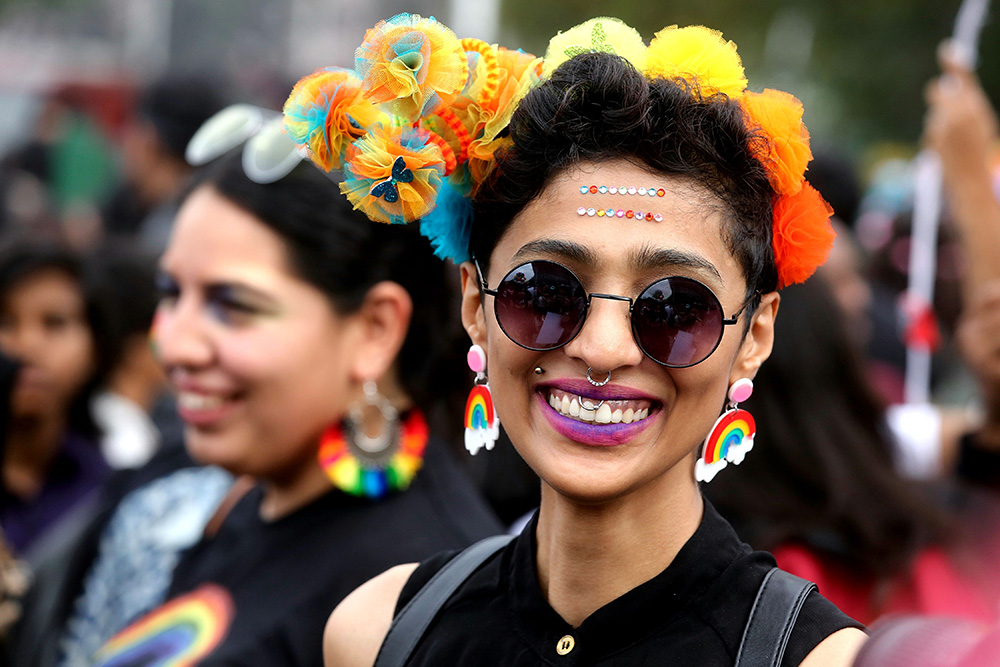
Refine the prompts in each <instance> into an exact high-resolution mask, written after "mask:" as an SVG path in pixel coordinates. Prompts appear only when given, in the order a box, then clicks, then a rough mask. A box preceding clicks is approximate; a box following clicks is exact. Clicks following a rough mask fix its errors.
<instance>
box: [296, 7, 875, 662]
mask: <svg viewBox="0 0 1000 667" xmlns="http://www.w3.org/2000/svg"><path fill="white" fill-rule="evenodd" d="M746 85H747V82H746V79H745V78H744V75H743V68H742V66H741V64H740V60H739V57H738V56H737V54H736V50H735V46H734V45H733V44H732V43H731V42H726V41H724V40H722V38H721V35H719V33H717V32H715V31H711V30H708V29H706V28H701V27H695V28H683V29H678V28H676V27H671V28H667V29H665V30H663V31H661V32H660V33H659V34H657V36H656V38H655V39H654V40H653V41H652V43H651V44H650V45H649V46H648V47H647V46H646V45H645V43H644V42H643V41H642V39H641V37H640V36H639V35H638V34H637V33H636V32H635V31H634V30H632V29H631V28H629V27H627V26H625V25H624V24H622V23H621V22H620V21H617V20H615V19H609V18H601V19H594V20H592V21H590V22H588V23H586V24H583V25H582V26H578V27H577V28H575V29H573V30H571V31H569V32H567V33H564V34H560V35H558V36H557V37H556V38H554V39H553V40H552V42H551V43H550V45H549V49H548V53H547V54H546V57H545V59H544V60H541V59H535V58H533V57H532V56H530V55H529V54H524V53H521V52H517V51H509V50H506V49H503V48H498V47H492V46H489V45H486V44H483V43H482V42H478V41H477V40H461V41H459V40H457V38H455V37H454V36H453V35H452V34H451V33H450V32H449V31H448V30H447V29H446V28H444V27H443V26H441V25H440V24H439V23H437V22H436V21H434V20H433V19H430V20H428V19H421V18H420V17H416V16H412V15H406V14H403V15H400V16H397V17H395V18H393V19H390V20H388V21H384V22H382V23H380V24H379V25H377V26H376V27H375V28H373V29H371V30H369V31H368V33H367V35H366V37H365V41H364V43H363V44H362V46H361V47H360V48H359V49H358V51H357V58H356V63H355V69H354V70H353V71H346V70H337V69H335V68H330V69H327V70H321V71H319V72H317V73H315V74H313V75H311V76H310V77H306V78H305V79H303V80H302V81H301V82H300V83H299V85H298V86H297V87H296V89H295V90H294V91H293V93H292V96H291V98H290V99H289V103H288V105H286V109H285V111H286V127H288V129H289V131H290V133H291V135H292V136H293V138H295V139H296V140H297V141H299V142H300V143H301V144H302V145H303V146H305V147H306V148H307V149H308V150H309V152H310V154H311V155H312V156H313V159H314V160H315V161H316V162H317V163H319V164H321V165H322V166H324V167H325V168H334V167H341V168H342V169H343V170H344V173H345V181H344V183H343V185H342V186H341V190H342V191H343V192H344V193H345V194H346V195H347V196H348V198H350V199H351V201H352V202H353V203H354V205H355V206H356V207H358V208H362V209H364V210H365V211H366V212H367V213H368V215H369V217H371V218H372V219H374V220H378V221H382V222H411V221H413V220H415V219H417V218H422V220H421V223H420V224H421V230H422V232H423V233H424V234H425V235H426V236H428V237H430V239H431V241H432V243H433V244H434V245H435V247H436V248H437V251H438V253H439V254H440V255H442V256H446V257H450V258H451V259H452V260H454V261H456V262H458V263H461V273H462V285H463V302H462V319H463V322H464V324H465V327H466V331H467V332H468V334H469V337H470V338H471V339H472V342H473V343H474V346H473V348H472V349H471V350H470V353H469V363H470V367H471V369H472V370H473V371H474V372H476V374H477V380H476V386H475V387H474V389H473V392H472V394H470V398H469V404H468V405H469V407H468V409H467V411H466V428H467V432H466V445H467V447H468V448H469V449H470V451H472V452H473V453H475V452H476V451H478V450H479V449H480V448H482V447H485V448H487V449H489V448H491V447H492V445H493V441H494V439H495V437H496V433H497V431H498V428H499V426H498V418H499V420H503V423H504V424H505V427H506V431H507V433H508V435H509V436H510V439H511V442H512V443H513V444H514V446H515V447H516V448H517V450H518V452H519V453H520V454H521V456H522V457H523V458H524V459H525V460H526V461H527V463H528V464H529V465H530V466H531V467H532V469H533V470H534V471H535V472H536V473H538V475H539V477H540V478H541V482H542V493H541V507H540V509H539V511H538V513H537V514H536V516H535V517H534V518H533V519H532V520H531V522H530V523H529V524H528V526H527V528H526V529H525V530H524V531H523V532H522V534H521V535H520V536H519V537H517V538H516V539H514V540H513V542H510V543H509V544H506V545H504V544H503V543H502V541H490V542H484V543H480V544H479V545H477V546H476V547H474V548H473V549H471V550H467V551H465V552H462V553H461V554H459V555H456V554H455V553H449V554H442V555H440V556H438V557H435V558H433V559H431V560H429V561H425V562H423V563H421V564H420V565H415V564H412V565H406V566H400V567H397V568H394V569H392V570H389V571H387V572H386V573H384V574H383V575H381V576H380V577H377V578H376V579H373V580H372V581H370V582H368V583H367V584H365V585H364V586H363V587H361V588H360V589H358V590H357V591H355V592H354V593H353V594H352V595H351V596H350V597H348V598H347V599H346V600H345V601H344V602H343V603H341V605H339V606H338V607H337V609H336V610H335V611H334V613H333V615H332V616H331V618H330V621H329V623H328V625H327V630H326V637H325V655H326V661H327V664H328V665H331V666H333V665H337V666H338V667H339V666H343V665H372V664H373V663H374V664H376V665H401V664H407V665H442V664H448V665H452V664H454V665H505V666H509V665H538V664H551V665H560V664H566V665H582V664H586V665H633V664H673V665H680V664H684V665H686V664H691V665H725V664H733V663H734V662H736V663H737V664H741V665H748V664H753V665H761V664H774V665H778V664H781V665H796V664H806V665H841V664H849V663H850V660H851V656H852V655H853V652H854V651H855V650H856V649H857V647H858V645H859V644H860V642H861V641H862V640H863V638H864V634H863V633H862V632H860V631H859V629H858V628H859V625H858V624H857V623H855V622H853V621H852V620H851V619H849V618H848V617H846V616H844V615H843V614H842V613H841V612H840V611H839V610H837V609H836V608H835V607H834V606H833V605H831V604H830V603H829V602H827V601H826V600H825V599H823V598H822V597H821V596H820V595H819V594H818V593H817V592H815V590H814V589H812V588H811V587H810V585H808V583H807V582H803V581H802V580H794V579H793V578H789V577H788V576H786V575H784V574H782V573H780V572H776V571H775V570H773V569H772V568H773V565H774V561H773V559H772V558H771V556H770V555H768V554H766V553H760V552H752V551H751V550H750V548H749V547H748V546H746V545H744V544H742V543H741V542H740V540H739V539H738V538H737V537H736V535H735V533H733V531H732V529H731V528H730V527H729V525H728V524H727V523H726V522H725V520H723V519H722V518H721V517H720V516H719V515H718V513H717V512H716V511H715V510H714V509H713V508H712V506H711V505H710V504H709V503H707V502H706V501H705V500H703V498H702V495H701V493H700V491H699V487H698V482H699V481H705V482H707V481H709V480H710V479H711V478H712V477H713V476H714V475H715V474H717V473H718V472H719V471H720V470H721V469H722V468H723V467H725V466H726V465H727V464H728V463H730V462H731V463H738V462H739V461H741V460H742V458H743V456H744V455H746V454H747V452H748V451H749V450H750V449H751V447H752V446H753V434H754V425H753V418H752V416H750V415H749V414H748V413H746V412H745V411H742V410H739V409H738V408H737V407H736V403H738V402H740V401H742V400H745V398H746V397H747V396H748V395H749V393H750V390H751V388H752V382H751V379H752V378H753V376H754V374H755V373H756V371H757V369H758V368H759V366H760V365H761V363H763V362H764V360H765V359H766V358H767V356H768V354H769V352H770V349H771V342H772V334H773V325H774V320H775V316H776V314H777V311H778V301H779V297H778V294H777V292H776V291H775V290H776V289H777V288H780V287H782V286H784V285H787V284H790V283H794V282H800V281H803V280H805V279H806V278H808V277H809V275H810V274H811V273H812V272H813V270H814V269H815V267H816V266H817V265H818V264H819V263H821V262H822V260H823V259H824V257H825V255H826V253H827V251H828V250H829V247H830V245H831V242H832V238H833V233H832V231H831V230H830V228H829V225H828V217H829V213H830V212H829V209H828V207H827V205H826V204H825V202H823V200H822V199H821V197H820V196H819V195H818V194H817V193H816V191H815V190H813V189H812V188H811V187H810V186H809V185H808V183H806V182H805V181H804V171H805V167H806V163H807V162H808V160H809V158H810V152H809V146H808V135H807V133H806V130H805V127H804V126H803V125H802V120H801V118H802V108H801V106H800V105H799V103H798V102H797V100H795V99H794V98H793V97H791V96H790V95H787V94H784V93H780V92H777V91H765V92H764V93H761V94H755V93H750V92H747V91H746V90H745V89H746ZM372 105H377V106H376V108H375V109H374V110H373V109H372V108H371V107H372ZM362 113H363V114H368V115H369V118H370V119H371V123H372V124H368V122H367V121H361V120H360V118H361V115H362ZM372 115H375V116H378V117H376V118H372ZM487 378H488V380H489V382H488V384H487ZM494 401H495V410H494V405H493V403H494ZM720 412H721V413H722V416H721V417H720ZM713 422H715V424H714V426H713ZM706 434H707V436H708V437H707V438H706ZM762 446H766V443H764V444H763V445H762ZM726 474H738V471H729V472H727V473H726Z"/></svg>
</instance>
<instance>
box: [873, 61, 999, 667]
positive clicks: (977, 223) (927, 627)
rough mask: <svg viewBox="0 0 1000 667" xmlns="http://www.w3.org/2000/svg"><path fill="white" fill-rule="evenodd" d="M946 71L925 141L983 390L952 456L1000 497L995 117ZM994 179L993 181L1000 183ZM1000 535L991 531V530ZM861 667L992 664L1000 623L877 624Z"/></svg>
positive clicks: (962, 337) (964, 345) (971, 85)
mask: <svg viewBox="0 0 1000 667" xmlns="http://www.w3.org/2000/svg"><path fill="white" fill-rule="evenodd" d="M939 59H940V60H941V65H942V69H943V71H944V74H943V75H942V76H941V77H939V78H938V79H937V80H935V81H933V82H932V83H931V85H930V86H929V87H928V89H927V100H928V102H929V105H930V110H929V113H928V115H927V119H926V123H925V135H924V139H925V142H926V143H927V145H928V146H929V147H931V148H932V149H934V150H935V151H936V152H937V153H938V155H939V156H940V157H941V164H942V168H943V174H944V179H945V193H946V197H947V203H948V206H949V208H950V210H951V213H952V215H953V217H954V222H955V225H956V226H957V228H958V230H959V232H960V240H961V242H962V246H963V253H964V260H965V271H964V273H963V279H962V291H963V297H964V303H963V309H962V313H961V317H960V319H959V323H958V329H957V339H958V344H959V348H960V350H961V351H962V354H963V357H964V358H965V360H966V362H967V364H968V365H969V367H970V369H971V370H972V372H973V375H974V376H975V378H976V380H977V382H978V385H979V388H980V390H981V395H982V401H983V408H984V414H985V421H984V424H983V425H982V426H981V427H980V428H978V429H976V430H974V431H971V432H970V433H968V434H966V436H965V437H964V438H963V439H962V442H961V446H960V448H959V449H958V451H957V452H955V453H954V457H955V458H957V459H958V464H957V467H958V471H959V474H960V475H961V476H962V478H963V479H966V480H969V481H973V482H976V483H978V484H979V485H981V486H980V488H983V489H987V490H990V491H992V492H994V493H997V492H1000V264H998V263H997V261H996V260H997V257H1000V203H998V201H997V194H998V193H997V191H996V190H995V188H994V187H992V184H991V180H993V179H994V178H995V174H996V170H995V165H996V157H997V152H996V151H997V143H998V132H997V117H996V112H995V111H994V109H993V107H992V105H991V104H990V102H989V100H988V98H987V97H986V94H985V92H984V91H983V89H982V87H981V86H980V85H979V82H978V80H977V79H976V77H975V75H974V74H973V73H972V72H970V71H969V70H968V68H967V67H965V66H963V65H962V64H961V61H960V60H959V59H958V58H956V57H955V55H954V54H953V53H952V51H951V48H950V46H949V45H948V44H945V45H944V46H943V47H942V49H941V50H940V52H939ZM994 182H995V181H994ZM991 529H992V530H994V531H995V527H994V526H991V525H987V526H984V527H983V530H984V531H989V530H991ZM856 664H857V665H858V667H896V666H897V665H898V666H900V667H902V666H904V665H905V667H995V666H996V665H998V664H1000V626H998V625H997V624H993V625H992V626H989V625H984V624H975V623H972V622H969V621H967V620H962V619H955V618H945V617H940V616H934V617H919V616H908V617H896V618H892V619H890V620H887V621H886V622H884V623H882V624H880V625H879V626H878V627H876V628H874V632H873V635H872V638H871V640H869V642H868V643H867V644H866V645H865V647H864V648H863V649H862V651H861V653H860V654H859V655H858V659H857V662H856Z"/></svg>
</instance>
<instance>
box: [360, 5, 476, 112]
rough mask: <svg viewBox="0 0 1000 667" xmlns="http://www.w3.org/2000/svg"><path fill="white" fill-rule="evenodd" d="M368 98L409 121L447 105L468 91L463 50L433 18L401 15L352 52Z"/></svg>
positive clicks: (372, 30) (368, 35)
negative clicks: (465, 89)
mask: <svg viewBox="0 0 1000 667" xmlns="http://www.w3.org/2000/svg"><path fill="white" fill-rule="evenodd" d="M354 69H355V70H356V71H357V73H358V76H359V77H361V80H362V82H363V84H364V88H365V95H366V97H367V99H369V100H371V101H372V102H375V103H378V104H382V105H383V106H384V108H385V109H386V111H388V112H390V113H392V114H393V115H395V116H398V117H399V118H400V119H403V120H405V121H406V122H410V123H412V122H415V121H416V120H417V119H419V118H420V117H421V116H426V115H429V114H431V113H433V112H434V111H435V110H436V109H438V108H440V107H442V106H445V105H447V104H449V103H450V102H451V101H452V100H454V99H455V97H456V96H457V95H458V94H459V93H460V92H461V91H462V89H463V88H464V87H465V83H466V79H467V78H468V73H469V69H468V63H467V61H466V57H465V50H464V49H463V48H462V43H461V42H460V41H459V40H458V38H457V37H456V36H455V33H453V32H452V31H451V30H450V29H448V28H447V27H446V26H445V25H443V24H441V23H438V22H437V21H436V20H435V19H433V18H423V17H421V16H418V15H417V14H398V15H397V16H394V17H392V18H391V19H388V20H386V21H381V22H379V23H378V24H377V25H376V26H375V27H374V28H370V29H369V30H368V32H367V33H366V34H365V40H364V42H363V43H362V44H361V46H359V47H358V49H357V51H355V54H354Z"/></svg>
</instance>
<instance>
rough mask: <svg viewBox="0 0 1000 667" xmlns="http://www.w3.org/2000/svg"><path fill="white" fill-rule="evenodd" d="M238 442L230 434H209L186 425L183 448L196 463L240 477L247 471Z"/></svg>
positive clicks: (237, 439)
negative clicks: (222, 469) (215, 467)
mask: <svg viewBox="0 0 1000 667" xmlns="http://www.w3.org/2000/svg"><path fill="white" fill-rule="evenodd" d="M239 440H240V438H238V437H236V436H235V435H234V434H232V433H227V432H209V431H206V430H204V429H200V428H198V427H196V426H191V425H188V427H187V428H186V429H185V437H184V446H185V447H186V449H187V452H188V454H189V455H190V456H191V458H192V459H194V460H195V461H196V462H198V463H200V464H202V465H214V466H218V467H220V468H224V469H226V470H228V471H229V472H231V473H233V474H234V475H241V474H246V473H247V472H248V470H247V465H246V461H245V454H244V453H243V452H242V449H243V448H242V447H240V446H239V445H238V442H239ZM244 441H245V439H244Z"/></svg>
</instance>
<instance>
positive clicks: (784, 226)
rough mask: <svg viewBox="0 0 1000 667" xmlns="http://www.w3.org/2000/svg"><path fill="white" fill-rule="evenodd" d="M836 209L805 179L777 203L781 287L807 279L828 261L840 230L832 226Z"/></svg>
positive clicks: (775, 243)
mask: <svg viewBox="0 0 1000 667" xmlns="http://www.w3.org/2000/svg"><path fill="white" fill-rule="evenodd" d="M831 215H833V209H832V208H830V205H829V204H827V203H826V201H825V200H824V199H823V197H822V196H820V194H819V192H817V191H816V188H814V187H813V186H811V185H809V183H808V182H803V183H802V187H801V189H800V190H799V192H798V193H797V194H794V195H784V196H780V197H778V198H777V200H776V201H775V203H774V233H773V234H774V235H773V238H772V241H771V243H772V247H773V248H774V262H775V264H776V265H777V267H778V289H781V288H783V287H787V286H788V285H792V284H794V283H801V282H805V281H806V279H807V278H809V276H811V275H812V274H813V273H815V272H816V268H817V267H818V266H819V265H820V264H822V263H823V262H825V261H826V258H827V255H829V254H830V249H831V248H832V247H833V240H834V239H835V238H836V236H837V233H836V232H834V231H833V226H831V225H830V216H831Z"/></svg>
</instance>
